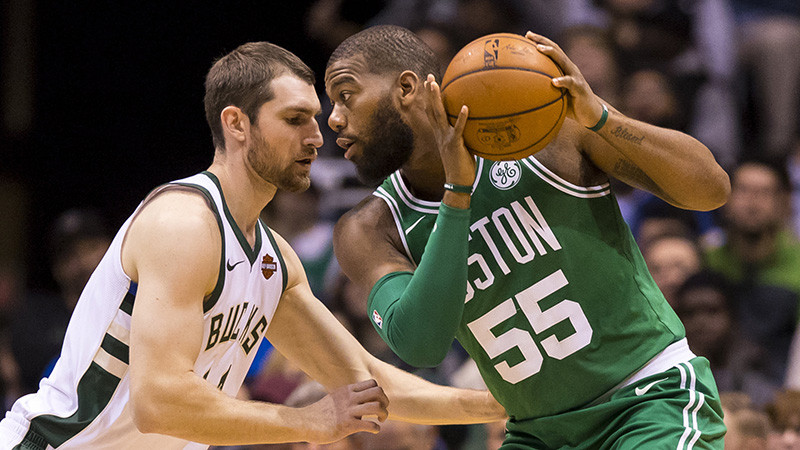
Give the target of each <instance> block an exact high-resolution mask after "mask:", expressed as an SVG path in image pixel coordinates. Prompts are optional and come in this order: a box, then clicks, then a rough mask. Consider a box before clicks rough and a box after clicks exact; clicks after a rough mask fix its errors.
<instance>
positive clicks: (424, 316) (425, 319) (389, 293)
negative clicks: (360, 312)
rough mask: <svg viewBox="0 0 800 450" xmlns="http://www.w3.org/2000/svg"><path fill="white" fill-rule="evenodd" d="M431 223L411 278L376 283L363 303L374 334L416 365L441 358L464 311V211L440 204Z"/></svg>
mask: <svg viewBox="0 0 800 450" xmlns="http://www.w3.org/2000/svg"><path fill="white" fill-rule="evenodd" d="M436 225H437V226H436V229H435V230H434V231H433V233H432V234H431V237H430V239H429V241H428V244H427V245H426V247H425V254H424V256H423V258H422V261H421V262H420V265H419V267H418V268H417V270H416V271H415V272H414V274H413V275H410V274H408V273H395V274H389V275H387V276H386V277H384V278H383V279H381V280H379V281H378V283H376V285H375V287H373V289H372V292H371V293H370V298H369V303H368V304H369V309H368V311H367V312H368V314H369V315H370V318H371V319H372V322H373V324H374V325H375V329H376V330H377V331H378V334H380V335H381V337H382V338H383V339H384V340H385V341H386V343H387V344H389V346H390V347H391V348H392V350H393V351H394V352H395V353H396V354H397V355H398V356H400V357H401V358H402V359H403V360H404V361H406V362H407V363H409V364H411V365H414V366H417V367H432V366H435V365H438V364H439V363H440V362H441V361H442V359H444V356H445V355H446V354H447V352H448V350H449V349H450V345H451V344H452V342H453V339H454V338H455V335H456V332H457V331H458V327H459V325H460V323H461V316H462V313H463V312H464V297H465V295H466V285H467V264H466V261H467V256H468V255H467V250H468V247H467V242H468V232H469V210H468V209H467V210H464V209H455V208H450V207H448V206H446V205H442V207H441V208H440V212H439V217H438V218H437V220H436Z"/></svg>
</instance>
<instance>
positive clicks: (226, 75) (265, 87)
mask: <svg viewBox="0 0 800 450" xmlns="http://www.w3.org/2000/svg"><path fill="white" fill-rule="evenodd" d="M287 71H288V72H289V73H291V74H294V75H296V76H297V77H298V78H300V79H301V80H303V81H307V82H308V84H312V85H313V84H314V83H316V80H315V78H314V72H313V71H312V70H311V69H310V68H309V67H308V66H307V65H306V64H305V63H304V62H303V61H302V60H300V58H298V57H297V56H296V55H295V54H293V53H292V52H290V51H288V50H286V49H284V48H281V47H279V46H277V45H275V44H271V43H269V42H248V43H246V44H243V45H240V46H239V47H238V48H236V50H234V51H232V52H230V53H228V54H227V55H225V56H223V57H222V58H219V59H218V60H216V61H215V62H214V65H213V66H211V69H210V70H209V71H208V75H206V84H205V85H206V95H205V99H204V104H205V110H206V121H207V122H208V126H209V128H211V137H212V139H213V140H214V147H215V148H218V149H221V150H224V149H225V138H224V135H223V133H222V121H221V120H220V113H222V110H223V109H225V108H226V107H228V106H236V107H238V108H240V109H241V110H242V112H244V113H245V114H247V117H248V118H249V119H250V122H251V123H252V122H254V121H255V119H256V117H257V115H258V108H259V107H260V106H261V105H263V104H264V103H265V102H268V101H270V100H272V98H273V96H274V93H273V91H272V88H271V86H270V83H271V81H272V80H273V79H275V78H277V77H278V76H279V75H283V74H284V73H285V72H287Z"/></svg>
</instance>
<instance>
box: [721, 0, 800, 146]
mask: <svg viewBox="0 0 800 450" xmlns="http://www.w3.org/2000/svg"><path fill="white" fill-rule="evenodd" d="M731 4H732V5H733V8H734V11H735V17H736V21H737V29H738V31H739V33H738V44H739V47H740V52H739V56H740V59H741V63H742V65H743V66H744V69H745V70H746V72H747V75H748V76H749V80H750V83H749V87H750V95H749V97H750V100H751V102H752V106H753V108H752V110H753V111H752V113H749V114H748V115H747V116H746V117H745V120H744V123H745V124H750V125H751V129H748V130H746V131H748V133H746V134H745V135H751V134H752V135H755V136H757V139H756V140H755V141H754V142H748V143H747V144H748V145H749V146H751V147H752V148H758V149H761V152H762V153H763V154H764V155H765V156H768V157H771V158H776V157H780V158H785V157H786V156H787V152H788V151H789V150H790V148H791V146H792V145H793V144H794V140H795V139H797V138H798V137H800V121H798V113H797V112H798V110H800V2H798V1H797V0H731Z"/></svg>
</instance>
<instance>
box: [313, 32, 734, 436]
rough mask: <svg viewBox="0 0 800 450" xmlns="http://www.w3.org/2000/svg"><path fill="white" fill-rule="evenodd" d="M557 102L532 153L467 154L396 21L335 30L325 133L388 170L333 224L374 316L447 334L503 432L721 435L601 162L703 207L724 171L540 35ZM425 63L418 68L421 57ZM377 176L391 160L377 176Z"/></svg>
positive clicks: (407, 335)
mask: <svg viewBox="0 0 800 450" xmlns="http://www.w3.org/2000/svg"><path fill="white" fill-rule="evenodd" d="M527 38H528V39H531V40H532V41H534V42H536V43H537V44H538V45H539V47H538V48H539V50H540V51H541V52H542V53H544V54H546V55H547V56H549V57H551V58H552V59H553V60H554V61H555V62H556V63H557V64H559V66H561V68H562V69H563V72H564V76H561V77H558V78H555V79H554V80H553V84H554V85H555V86H556V87H559V88H562V89H565V90H566V93H567V97H568V102H569V105H568V111H569V116H568V118H567V119H566V121H565V123H564V125H563V127H562V129H561V131H560V132H559V134H558V136H557V137H556V138H555V139H554V141H553V142H552V143H550V144H549V145H548V146H547V147H546V148H545V149H543V150H542V151H540V152H539V153H537V154H536V155H535V156H532V157H529V158H526V159H524V160H520V161H504V162H492V161H487V160H483V159H480V158H473V157H472V156H471V155H470V154H469V153H468V152H467V150H466V149H465V147H464V145H463V140H462V138H461V134H462V132H463V129H464V125H465V123H466V119H467V117H468V114H469V111H468V110H467V108H466V107H463V108H462V110H461V112H460V114H459V116H458V118H457V120H456V123H455V126H454V127H451V126H450V124H449V123H448V120H447V117H446V114H445V112H444V109H443V107H442V103H441V96H440V92H439V87H438V85H437V83H436V81H435V80H438V79H441V77H440V74H439V73H438V71H437V67H439V66H438V64H437V61H436V60H435V57H434V56H433V53H432V52H431V50H430V49H429V48H428V47H427V46H426V45H425V44H424V43H423V42H422V41H421V40H420V39H418V38H417V37H416V36H415V35H413V33H411V32H409V31H408V30H405V29H403V28H400V27H394V26H379V27H373V28H369V29H367V30H364V31H362V32H360V33H358V34H356V35H354V36H351V37H350V38H348V39H347V40H345V41H344V42H343V43H342V44H341V45H340V46H339V47H338V48H337V49H336V50H335V51H334V53H333V55H332V56H331V58H330V60H329V62H328V66H327V70H326V74H325V85H326V89H327V92H328V95H329V97H330V98H331V100H332V102H333V111H332V113H331V115H330V117H329V119H328V124H329V125H330V127H331V128H332V129H333V130H334V131H336V132H337V133H338V139H337V144H338V145H339V146H341V147H342V148H344V149H345V150H346V152H345V157H346V158H347V159H349V160H351V161H352V162H353V163H354V164H355V165H356V167H357V169H358V172H359V175H360V176H361V178H362V179H364V180H365V181H366V182H374V183H375V184H377V183H379V182H381V180H384V179H385V181H383V183H382V184H381V185H380V186H379V187H378V189H377V190H376V191H375V194H374V196H371V197H369V198H367V199H365V200H364V201H362V202H361V203H360V204H359V205H357V206H356V207H355V208H354V209H353V210H352V211H350V212H348V213H347V214H345V215H344V216H343V217H342V218H341V220H340V221H339V223H338V224H337V227H336V231H335V240H334V247H335V250H336V253H337V256H338V259H339V261H340V264H341V267H342V269H343V270H344V271H345V273H346V274H347V275H348V276H349V277H350V278H352V279H353V280H354V281H355V282H357V283H359V284H361V285H362V286H364V287H366V288H368V289H370V295H369V298H368V300H367V302H368V305H367V308H368V309H367V312H368V314H369V318H370V319H371V320H372V322H373V325H374V326H375V329H376V330H377V331H378V333H379V334H380V335H381V336H382V337H383V339H384V340H385V341H386V342H387V343H388V344H389V346H390V347H391V348H392V349H393V350H394V351H395V352H396V353H397V354H398V355H399V356H400V357H401V358H403V359H404V360H405V361H407V362H408V363H410V364H413V365H417V366H434V365H436V364H438V363H439V362H440V361H441V360H442V358H443V357H444V355H445V354H446V353H447V351H448V349H449V348H450V346H451V343H452V341H453V339H454V338H457V339H458V340H459V342H460V343H461V344H462V345H463V346H464V348H465V349H466V350H467V351H468V352H469V354H470V355H471V357H472V358H473V359H474V360H475V361H476V362H477V365H478V368H479V370H480V372H481V375H482V377H483V379H484V381H485V382H486V384H487V385H488V387H489V389H490V390H491V391H492V393H493V394H494V395H495V397H496V398H497V399H498V401H499V402H500V403H501V404H502V405H503V406H504V407H505V408H506V411H507V412H508V414H509V417H510V420H509V421H508V423H507V428H508V433H507V437H506V440H505V443H504V444H503V447H502V448H503V449H521V448H535V449H551V448H584V449H595V448H615V449H642V448H646V449H662V448H663V449H676V448H677V449H691V448H708V449H712V448H713V449H721V448H722V446H723V436H724V433H725V427H724V425H723V423H722V418H721V415H722V412H721V408H720V405H719V400H718V393H717V389H716V386H715V383H714V379H713V377H712V374H711V372H710V370H709V366H708V361H707V360H706V359H705V358H702V357H697V356H695V355H694V354H693V353H692V352H691V350H690V349H689V347H688V345H687V343H686V339H685V337H684V330H683V326H682V324H681V323H680V321H679V319H678V318H677V316H676V315H675V313H674V312H673V311H672V310H671V308H670V307H669V306H668V304H667V303H666V301H665V300H664V297H663V295H662V294H661V293H660V291H659V290H658V288H657V287H656V285H655V283H654V282H653V280H652V278H651V277H650V274H649V273H648V271H647V269H646V266H645V264H644V261H643V259H642V256H641V254H640V252H639V250H638V247H637V246H636V244H635V242H634V240H633V237H632V236H631V233H630V230H629V229H628V227H627V225H626V224H625V223H624V221H623V220H622V217H621V215H620V213H619V209H618V207H617V204H616V200H615V198H614V196H613V194H612V193H611V191H610V188H609V184H608V179H609V176H613V177H616V178H619V179H620V180H623V181H625V182H627V183H629V184H631V185H633V186H636V187H638V188H642V189H646V190H648V191H650V192H652V193H654V194H655V195H658V196H659V197H661V198H662V199H664V200H666V201H668V202H669V203H671V204H673V205H676V206H678V207H682V208H687V209H697V210H710V209H714V208H717V207H719V206H720V205H722V204H723V203H724V202H725V200H726V198H727V196H728V192H729V189H730V185H729V180H728V176H727V174H726V173H725V172H724V171H723V170H722V169H721V168H720V166H719V165H718V164H717V163H716V162H715V160H714V158H713V156H712V155H711V153H710V152H709V150H708V149H707V148H706V147H705V146H704V145H702V144H701V143H700V142H698V141H696V140H695V139H693V138H692V137H690V136H687V135H686V134H683V133H680V132H677V131H674V130H668V129H663V128H658V127H655V126H651V125H648V124H646V123H642V122H639V121H635V120H632V119H630V118H628V117H625V116H624V115H623V114H621V113H619V112H618V111H616V110H615V109H613V108H612V107H611V106H610V105H608V104H606V103H605V102H604V101H603V100H602V99H600V98H598V97H597V96H596V95H594V94H593V93H592V91H591V89H590V87H589V86H588V85H587V83H586V81H585V80H584V78H583V77H582V76H581V74H580V72H579V71H578V69H577V67H576V66H575V65H574V64H573V63H572V62H571V61H570V60H569V59H568V58H567V56H566V55H565V54H564V53H563V51H562V50H561V49H560V48H559V47H558V46H557V45H556V44H555V43H553V42H552V41H550V40H548V39H546V38H544V37H542V36H538V35H535V34H533V33H528V34H527ZM430 74H432V75H430ZM387 177H388V178H387Z"/></svg>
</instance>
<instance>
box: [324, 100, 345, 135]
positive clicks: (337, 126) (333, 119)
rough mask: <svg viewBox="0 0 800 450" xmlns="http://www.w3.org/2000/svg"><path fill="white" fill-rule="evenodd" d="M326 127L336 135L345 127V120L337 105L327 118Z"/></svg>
mask: <svg viewBox="0 0 800 450" xmlns="http://www.w3.org/2000/svg"><path fill="white" fill-rule="evenodd" d="M328 126H329V127H331V130H333V131H335V132H337V133H339V132H340V131H342V130H343V129H344V127H345V126H347V120H346V119H345V116H344V114H342V109H341V107H339V105H333V111H331V115H330V116H328Z"/></svg>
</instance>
